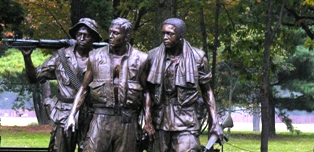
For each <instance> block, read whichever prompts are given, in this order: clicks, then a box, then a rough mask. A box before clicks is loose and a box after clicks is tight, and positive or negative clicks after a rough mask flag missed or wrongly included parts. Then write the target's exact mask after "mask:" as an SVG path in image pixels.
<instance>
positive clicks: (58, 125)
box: [21, 18, 102, 152]
mask: <svg viewBox="0 0 314 152" xmlns="http://www.w3.org/2000/svg"><path fill="white" fill-rule="evenodd" d="M69 33H70V35H71V37H72V38H74V39H76V44H75V46H70V47H68V48H61V49H59V50H58V52H56V53H55V54H53V55H52V56H51V57H50V58H49V59H48V60H46V61H45V62H44V63H43V64H42V65H41V66H39V67H37V68H35V67H34V65H33V63H32V60H31V54H32V49H26V48H24V49H21V50H22V53H23V56H24V62H25V68H26V73H27V76H28V79H29V82H30V83H37V82H45V81H46V80H57V82H58V94H57V95H56V96H54V97H53V98H47V99H45V100H44V105H45V106H47V107H48V109H50V111H49V113H50V118H51V120H52V121H53V122H54V126H53V130H52V132H51V138H50V143H49V151H53V152H55V151H57V152H74V151H75V148H76V144H78V147H79V149H82V142H83V140H84V138H85V135H86V133H87V130H88V127H89V126H88V125H85V124H89V122H88V120H90V119H89V117H88V116H89V115H91V114H90V113H91V112H92V111H91V110H92V109H90V107H91V106H88V104H89V102H86V104H85V105H84V106H82V108H81V110H80V114H79V118H78V123H79V125H78V130H77V131H76V132H75V133H72V132H71V131H69V132H64V126H65V122H66V120H67V118H68V116H69V114H70V111H71V108H72V104H73V101H74V97H75V95H76V93H77V91H78V88H79V87H80V85H81V83H82V80H83V76H84V73H85V71H86V65H87V64H86V63H87V60H88V55H89V52H90V51H91V50H92V49H93V42H100V41H101V39H102V37H101V36H100V35H99V33H98V31H97V23H96V22H95V21H94V20H92V19H90V18H82V19H80V20H79V22H78V23H77V24H75V25H74V26H73V27H72V28H71V29H70V30H69ZM86 121H87V122H86ZM65 134H67V136H66V135H65Z"/></svg>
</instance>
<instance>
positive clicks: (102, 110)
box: [95, 107, 139, 116]
mask: <svg viewBox="0 0 314 152" xmlns="http://www.w3.org/2000/svg"><path fill="white" fill-rule="evenodd" d="M95 114H103V115H108V116H125V115H126V116H132V115H134V114H139V109H135V108H124V107H95Z"/></svg>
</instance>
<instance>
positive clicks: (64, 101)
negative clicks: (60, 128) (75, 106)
mask: <svg viewBox="0 0 314 152" xmlns="http://www.w3.org/2000/svg"><path fill="white" fill-rule="evenodd" d="M56 96H57V98H58V100H59V101H61V102H63V103H73V101H74V98H67V97H64V96H62V95H61V94H59V93H58V94H56Z"/></svg>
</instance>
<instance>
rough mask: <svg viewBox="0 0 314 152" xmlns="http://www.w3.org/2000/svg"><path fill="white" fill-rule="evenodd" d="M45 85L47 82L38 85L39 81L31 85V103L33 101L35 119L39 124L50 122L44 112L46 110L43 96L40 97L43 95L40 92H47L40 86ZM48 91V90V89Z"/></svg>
mask: <svg viewBox="0 0 314 152" xmlns="http://www.w3.org/2000/svg"><path fill="white" fill-rule="evenodd" d="M45 85H47V82H46V83H45V84H43V85H40V84H39V83H37V84H35V85H33V93H32V94H33V103H34V109H35V114H36V117H37V121H38V124H39V125H47V124H49V123H50V121H49V119H48V116H47V114H46V111H45V110H46V109H45V107H44V105H43V102H42V100H43V99H44V98H42V97H44V96H43V95H42V93H44V92H47V91H45V90H44V89H42V88H43V87H42V86H45ZM48 85H49V83H48ZM49 88H50V87H49ZM41 90H43V91H41ZM49 92H50V89H49ZM44 94H45V93H44Z"/></svg>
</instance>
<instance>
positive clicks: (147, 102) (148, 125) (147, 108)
mask: <svg viewBox="0 0 314 152" xmlns="http://www.w3.org/2000/svg"><path fill="white" fill-rule="evenodd" d="M147 63H148V62H147V60H146V61H145V62H144V64H143V65H142V67H141V68H140V71H141V77H140V82H141V85H142V87H143V96H144V98H143V109H144V114H145V126H144V129H145V131H146V132H147V133H148V134H149V135H150V140H152V137H153V135H154V133H155V130H154V127H153V124H152V116H151V107H152V100H151V97H150V94H149V90H148V86H147V85H148V83H147V81H146V80H147V75H148V64H147Z"/></svg>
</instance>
